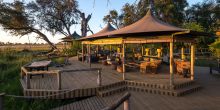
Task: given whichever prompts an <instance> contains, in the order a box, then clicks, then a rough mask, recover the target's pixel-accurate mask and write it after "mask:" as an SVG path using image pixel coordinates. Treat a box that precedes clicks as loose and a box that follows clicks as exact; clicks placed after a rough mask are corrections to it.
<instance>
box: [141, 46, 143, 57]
mask: <svg viewBox="0 0 220 110" xmlns="http://www.w3.org/2000/svg"><path fill="white" fill-rule="evenodd" d="M141 56H144V46H143V44H141Z"/></svg>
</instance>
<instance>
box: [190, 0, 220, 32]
mask: <svg viewBox="0 0 220 110" xmlns="http://www.w3.org/2000/svg"><path fill="white" fill-rule="evenodd" d="M219 10H220V5H218V4H216V3H215V2H214V1H213V0H205V1H204V2H202V3H197V4H195V5H193V6H191V7H190V8H188V9H187V10H186V22H196V23H198V24H201V26H203V27H204V30H205V32H214V31H216V30H217V29H218V28H219V27H220V11H219Z"/></svg>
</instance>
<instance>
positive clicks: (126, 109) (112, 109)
mask: <svg viewBox="0 0 220 110" xmlns="http://www.w3.org/2000/svg"><path fill="white" fill-rule="evenodd" d="M130 96H131V94H130V93H128V92H127V93H125V94H124V95H123V96H122V97H121V98H120V99H118V100H117V101H116V102H115V103H113V104H112V105H111V106H109V107H106V108H104V109H102V110H116V109H117V108H118V107H119V106H120V105H121V104H122V103H124V110H130V104H129V99H130Z"/></svg>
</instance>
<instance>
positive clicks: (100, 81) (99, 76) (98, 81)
mask: <svg viewBox="0 0 220 110" xmlns="http://www.w3.org/2000/svg"><path fill="white" fill-rule="evenodd" d="M97 84H98V86H102V73H101V70H98V78H97Z"/></svg>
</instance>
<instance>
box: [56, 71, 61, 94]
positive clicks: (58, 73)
mask: <svg viewBox="0 0 220 110" xmlns="http://www.w3.org/2000/svg"><path fill="white" fill-rule="evenodd" d="M57 85H58V90H61V71H58V72H57Z"/></svg>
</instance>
